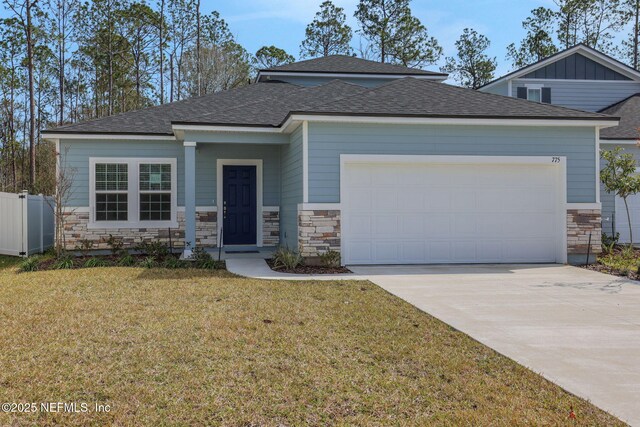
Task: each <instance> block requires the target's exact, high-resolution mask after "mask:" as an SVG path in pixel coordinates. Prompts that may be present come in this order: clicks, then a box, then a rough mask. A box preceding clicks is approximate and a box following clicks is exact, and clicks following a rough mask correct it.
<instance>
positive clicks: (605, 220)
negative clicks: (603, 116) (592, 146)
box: [600, 141, 640, 234]
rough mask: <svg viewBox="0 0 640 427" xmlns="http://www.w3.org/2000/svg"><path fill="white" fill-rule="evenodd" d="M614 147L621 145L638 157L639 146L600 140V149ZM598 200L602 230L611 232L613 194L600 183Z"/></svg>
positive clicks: (639, 153)
mask: <svg viewBox="0 0 640 427" xmlns="http://www.w3.org/2000/svg"><path fill="white" fill-rule="evenodd" d="M615 147H622V148H623V149H624V152H625V153H632V154H633V156H634V157H635V158H636V161H638V159H640V148H638V147H636V146H635V145H615V144H606V143H604V142H603V141H601V142H600V149H601V150H611V149H613V148H615ZM602 166H604V164H601V165H600V167H601V168H602ZM600 202H601V203H602V231H604V232H605V233H607V234H611V232H612V224H613V220H614V216H615V215H616V212H615V210H616V203H615V195H614V194H613V193H607V192H606V191H605V189H604V185H602V184H600ZM618 214H620V212H618ZM622 214H623V215H624V212H622Z"/></svg>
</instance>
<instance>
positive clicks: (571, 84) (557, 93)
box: [513, 79, 640, 111]
mask: <svg viewBox="0 0 640 427" xmlns="http://www.w3.org/2000/svg"><path fill="white" fill-rule="evenodd" d="M527 83H539V84H543V85H544V87H549V88H551V103H552V104H555V105H560V106H563V107H569V108H575V109H578V110H587V111H600V110H602V109H603V108H606V107H609V106H611V105H612V104H615V103H616V102H620V101H622V100H623V99H625V98H628V97H629V96H631V95H633V94H635V93H638V92H640V83H638V82H619V81H598V82H593V81H589V82H585V81H580V80H563V81H549V80H540V79H536V80H514V81H513V87H514V89H513V96H516V92H517V90H516V89H515V88H516V87H518V86H524V85H525V84H527Z"/></svg>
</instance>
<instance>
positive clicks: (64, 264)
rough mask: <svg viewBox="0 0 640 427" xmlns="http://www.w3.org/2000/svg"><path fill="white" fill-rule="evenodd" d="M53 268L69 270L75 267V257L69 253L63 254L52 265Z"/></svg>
mask: <svg viewBox="0 0 640 427" xmlns="http://www.w3.org/2000/svg"><path fill="white" fill-rule="evenodd" d="M51 268H52V269H53V270H69V269H71V268H73V259H72V258H71V257H70V256H69V255H62V256H61V257H60V258H58V259H57V260H56V261H55V262H54V263H53V264H52V265H51Z"/></svg>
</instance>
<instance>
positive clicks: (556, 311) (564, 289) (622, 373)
mask: <svg viewBox="0 0 640 427" xmlns="http://www.w3.org/2000/svg"><path fill="white" fill-rule="evenodd" d="M350 269H351V270H352V271H353V272H354V273H356V274H358V275H363V276H366V277H367V278H368V279H369V280H371V281H372V282H374V283H376V284H377V285H379V286H381V287H382V288H384V289H386V290H387V291H388V292H390V293H392V294H394V295H397V296H398V297H400V298H402V299H404V300H406V301H408V302H409V303H411V304H413V305H415V306H416V307H418V308H419V309H421V310H424V311H426V312H427V313H429V314H431V315H433V316H435V317H437V318H438V319H440V320H442V321H444V322H446V323H448V324H449V325H451V326H453V327H454V328H456V329H458V330H460V331H462V332H464V333H466V334H468V335H470V336H472V337H473V338H475V339H476V340H478V341H480V342H482V343H483V344H486V345H488V346H489V347H491V348H493V349H495V350H496V351H498V352H500V353H502V354H504V355H505V356H507V357H509V358H511V359H513V360H515V361H517V362H519V363H521V364H522V365H524V366H527V367H528V368H530V369H532V370H533V371H535V372H538V373H540V374H542V375H543V376H544V377H546V378H547V379H549V380H551V381H553V382H555V383H556V384H559V385H560V386H562V387H563V388H564V389H566V390H568V391H570V392H571V393H574V394H576V395H578V396H580V397H583V398H585V399H588V400H590V401H591V402H592V403H593V404H595V405H596V406H598V407H600V408H602V409H604V410H606V411H608V412H610V413H612V414H614V415H616V416H618V417H619V418H621V419H622V420H624V421H626V422H628V423H631V424H632V425H638V426H640V283H638V282H633V281H630V280H623V279H620V278H616V277H614V276H609V275H605V274H600V273H595V272H592V271H587V270H584V269H580V268H576V267H569V266H561V265H539V266H535V265H500V266H497V265H490V266H489V265H488V266H415V267H414V266H402V267H399V266H394V267H389V266H381V267H350Z"/></svg>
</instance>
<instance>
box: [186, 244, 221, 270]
mask: <svg viewBox="0 0 640 427" xmlns="http://www.w3.org/2000/svg"><path fill="white" fill-rule="evenodd" d="M189 259H190V260H192V261H193V263H194V266H195V267H196V268H204V269H212V268H214V265H215V262H214V260H213V258H212V257H211V254H210V253H209V252H207V251H205V250H204V249H203V248H193V251H192V252H191V256H190V257H189Z"/></svg>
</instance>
